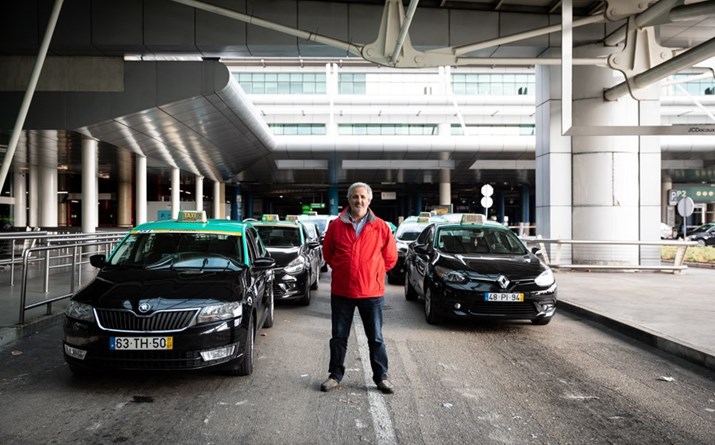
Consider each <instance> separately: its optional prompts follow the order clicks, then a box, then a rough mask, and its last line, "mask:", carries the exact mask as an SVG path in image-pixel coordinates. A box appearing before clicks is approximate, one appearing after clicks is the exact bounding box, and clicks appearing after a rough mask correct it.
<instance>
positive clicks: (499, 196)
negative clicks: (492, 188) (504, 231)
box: [493, 190, 504, 223]
mask: <svg viewBox="0 0 715 445" xmlns="http://www.w3.org/2000/svg"><path fill="white" fill-rule="evenodd" d="M494 213H495V214H494V215H493V216H495V217H496V220H497V221H499V222H500V223H503V222H504V191H502V190H498V191H497V192H496V193H494Z"/></svg>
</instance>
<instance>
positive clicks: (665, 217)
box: [660, 175, 675, 226]
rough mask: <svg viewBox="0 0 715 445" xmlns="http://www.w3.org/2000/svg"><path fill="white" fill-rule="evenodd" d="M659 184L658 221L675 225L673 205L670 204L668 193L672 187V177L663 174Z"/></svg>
mask: <svg viewBox="0 0 715 445" xmlns="http://www.w3.org/2000/svg"><path fill="white" fill-rule="evenodd" d="M660 184H661V185H660V221H661V222H664V223H666V224H668V225H669V226H675V206H671V205H670V194H669V192H670V190H672V188H673V178H671V177H670V176H668V175H663V177H662V180H661V183H660Z"/></svg>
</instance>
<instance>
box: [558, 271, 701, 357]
mask: <svg viewBox="0 0 715 445" xmlns="http://www.w3.org/2000/svg"><path fill="white" fill-rule="evenodd" d="M556 282H557V283H558V285H559V306H558V307H559V310H563V311H568V312H572V313H575V314H577V315H579V316H582V317H584V318H588V319H591V320H594V321H596V322H599V323H602V324H604V325H606V326H608V327H609V328H612V329H614V330H617V331H619V332H621V333H623V334H626V335H628V336H630V337H633V338H635V339H636V340H639V341H642V342H644V343H647V344H649V345H651V346H653V347H655V348H658V349H660V350H663V351H666V352H669V353H671V354H673V355H675V356H678V357H680V358H683V359H685V360H688V361H691V362H693V363H696V364H698V365H701V366H704V367H706V368H708V369H712V370H715V269H709V268H708V269H705V268H696V267H689V268H688V269H687V270H685V271H684V272H683V273H681V274H671V273H662V272H582V271H580V272H566V271H559V272H557V273H556ZM557 313H558V312H557Z"/></svg>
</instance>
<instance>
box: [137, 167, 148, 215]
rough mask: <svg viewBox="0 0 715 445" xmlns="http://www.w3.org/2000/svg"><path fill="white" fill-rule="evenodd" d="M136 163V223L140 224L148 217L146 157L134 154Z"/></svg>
mask: <svg viewBox="0 0 715 445" xmlns="http://www.w3.org/2000/svg"><path fill="white" fill-rule="evenodd" d="M134 163H135V165H136V172H135V175H134V177H135V181H136V185H135V190H134V195H135V196H134V205H135V206H136V207H135V209H134V213H135V219H136V221H135V223H136V225H139V224H144V223H145V222H146V221H147V219H146V213H147V197H146V193H147V192H146V183H147V176H146V157H145V156H141V155H135V156H134Z"/></svg>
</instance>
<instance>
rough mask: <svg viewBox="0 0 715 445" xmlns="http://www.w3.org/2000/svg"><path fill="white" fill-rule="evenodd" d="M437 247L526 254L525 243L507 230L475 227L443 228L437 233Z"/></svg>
mask: <svg viewBox="0 0 715 445" xmlns="http://www.w3.org/2000/svg"><path fill="white" fill-rule="evenodd" d="M437 247H438V248H439V249H440V250H442V251H443V252H445V253H462V254H474V253H489V254H505V255H524V254H526V253H527V250H526V246H524V243H523V242H522V241H521V240H520V239H519V238H518V237H517V236H516V235H514V234H513V233H512V232H510V231H507V230H498V229H490V228H484V227H474V228H471V227H470V228H465V227H458V228H447V227H445V228H443V229H441V230H440V231H439V232H438V234H437Z"/></svg>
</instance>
